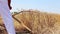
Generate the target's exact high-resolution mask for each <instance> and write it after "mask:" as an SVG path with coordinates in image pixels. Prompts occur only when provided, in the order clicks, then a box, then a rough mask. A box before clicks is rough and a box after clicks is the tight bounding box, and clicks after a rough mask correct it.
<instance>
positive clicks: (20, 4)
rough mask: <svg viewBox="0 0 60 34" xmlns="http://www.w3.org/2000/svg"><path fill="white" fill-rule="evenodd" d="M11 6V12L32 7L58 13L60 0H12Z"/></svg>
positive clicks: (59, 11)
mask: <svg viewBox="0 0 60 34" xmlns="http://www.w3.org/2000/svg"><path fill="white" fill-rule="evenodd" d="M11 6H12V7H13V9H12V10H11V12H14V11H18V10H23V9H25V10H28V9H34V10H40V11H43V12H49V13H57V14H60V0H12V3H11Z"/></svg>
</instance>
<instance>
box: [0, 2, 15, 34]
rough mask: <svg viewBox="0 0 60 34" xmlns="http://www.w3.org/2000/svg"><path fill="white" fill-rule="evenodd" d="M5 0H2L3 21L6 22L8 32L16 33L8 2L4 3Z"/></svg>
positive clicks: (0, 10) (0, 11)
mask: <svg viewBox="0 0 60 34" xmlns="http://www.w3.org/2000/svg"><path fill="white" fill-rule="evenodd" d="M3 2H4V1H0V14H1V16H2V18H3V22H4V24H5V27H6V30H7V32H8V34H15V28H14V24H13V19H12V15H11V13H10V10H9V8H8V5H7V3H3Z"/></svg>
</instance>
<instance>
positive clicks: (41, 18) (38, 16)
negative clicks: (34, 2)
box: [0, 10, 60, 34]
mask: <svg viewBox="0 0 60 34" xmlns="http://www.w3.org/2000/svg"><path fill="white" fill-rule="evenodd" d="M12 17H13V20H14V26H15V30H16V32H17V33H18V32H22V33H23V32H28V31H29V33H28V34H60V15H59V14H52V13H46V12H40V11H36V10H32V11H31V10H24V11H21V12H19V13H17V14H13V15H12ZM0 25H2V27H4V26H3V25H4V24H3V21H2V18H0ZM0 29H2V28H0ZM3 30H4V31H3V32H5V30H6V29H5V27H4V29H3ZM20 34H21V33H20ZM24 34H27V33H24Z"/></svg>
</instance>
